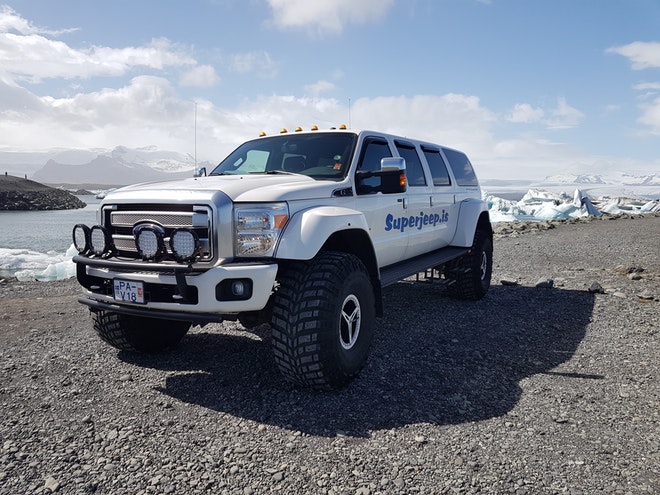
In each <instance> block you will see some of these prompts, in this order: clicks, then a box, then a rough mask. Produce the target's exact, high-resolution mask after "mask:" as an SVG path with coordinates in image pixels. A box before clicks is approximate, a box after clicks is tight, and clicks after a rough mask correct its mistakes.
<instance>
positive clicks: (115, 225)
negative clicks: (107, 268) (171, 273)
mask: <svg viewBox="0 0 660 495" xmlns="http://www.w3.org/2000/svg"><path fill="white" fill-rule="evenodd" d="M135 206H136V208H135V209H131V207H130V205H129V206H123V205H122V209H121V210H116V209H112V208H109V209H108V210H107V211H108V213H109V215H108V216H107V217H106V219H108V220H109V225H108V226H107V227H109V228H110V231H111V233H112V239H113V242H114V244H115V247H116V248H117V251H118V252H119V255H120V256H122V257H129V258H135V259H137V247H136V246H135V238H134V237H133V235H132V234H131V232H132V229H133V227H134V226H135V225H136V224H140V223H154V224H158V225H160V226H162V227H163V228H164V229H165V231H166V232H167V234H166V235H165V241H166V244H167V245H168V246H167V251H168V254H171V252H170V249H169V235H170V234H171V232H172V231H173V230H174V229H177V228H192V229H195V231H196V232H197V234H198V236H199V241H200V245H201V249H202V257H201V258H200V259H199V261H210V260H211V259H212V258H213V255H214V253H213V247H214V246H213V239H212V235H213V227H212V218H213V217H212V210H211V208H210V207H208V206H200V205H194V206H191V205H182V206H181V211H172V210H173V207H172V205H163V206H162V211H159V209H158V208H159V205H149V206H148V209H145V208H144V206H143V205H135Z"/></svg>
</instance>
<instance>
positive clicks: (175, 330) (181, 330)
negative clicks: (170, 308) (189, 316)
mask: <svg viewBox="0 0 660 495" xmlns="http://www.w3.org/2000/svg"><path fill="white" fill-rule="evenodd" d="M189 329H190V323H188V322H183V321H174V320H163V319H157V318H143V317H138V316H130V315H124V314H120V313H113V312H112V311H99V312H97V313H94V330H95V331H96V333H97V334H98V335H99V337H101V339H102V340H103V341H104V342H106V343H108V344H110V345H111V346H112V347H114V348H116V349H120V350H122V351H131V352H158V351H162V350H164V349H167V348H168V347H173V346H175V345H176V344H178V343H179V341H180V340H181V339H182V338H183V337H184V335H186V333H187V332H188V330H189Z"/></svg>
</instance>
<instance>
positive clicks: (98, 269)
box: [73, 256, 278, 323]
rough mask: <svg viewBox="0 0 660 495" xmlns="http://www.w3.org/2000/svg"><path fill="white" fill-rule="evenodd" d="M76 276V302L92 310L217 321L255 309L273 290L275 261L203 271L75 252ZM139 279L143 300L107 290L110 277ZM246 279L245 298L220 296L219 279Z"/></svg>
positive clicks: (112, 278)
mask: <svg viewBox="0 0 660 495" xmlns="http://www.w3.org/2000/svg"><path fill="white" fill-rule="evenodd" d="M73 261H74V262H75V263H76V264H77V277H78V281H79V282H80V284H81V285H82V286H83V287H84V288H85V291H84V293H83V295H82V296H81V297H80V298H79V299H78V301H79V302H81V303H82V304H85V305H87V306H89V307H90V309H92V310H104V311H112V312H116V313H124V314H129V315H134V316H145V317H151V318H163V319H172V320H184V321H191V322H197V323H207V322H218V321H222V320H224V319H226V318H227V317H228V316H232V315H236V314H238V313H242V312H248V311H259V310H261V309H263V308H264V307H265V306H266V305H267V304H268V300H269V299H270V296H271V295H272V293H273V288H274V285H275V278H276V276H277V268H278V265H277V263H270V262H249V263H232V264H227V265H222V266H216V267H213V268H209V269H203V270H202V269H199V268H197V269H193V268H192V267H187V266H185V265H158V264H151V263H149V264H147V263H137V264H136V263H128V262H113V261H109V260H102V259H94V258H86V257H84V256H76V257H74V259H73ZM114 279H122V280H129V281H135V282H142V283H143V284H144V288H145V303H144V304H136V303H129V302H125V301H118V300H116V299H115V298H114V295H113V292H112V286H113V280H114ZM236 279H241V280H249V281H251V282H252V290H251V294H250V295H249V297H247V298H245V299H240V300H238V299H236V300H221V299H222V296H221V295H219V294H221V293H222V291H219V290H218V287H219V286H220V284H221V283H222V282H223V281H228V280H236Z"/></svg>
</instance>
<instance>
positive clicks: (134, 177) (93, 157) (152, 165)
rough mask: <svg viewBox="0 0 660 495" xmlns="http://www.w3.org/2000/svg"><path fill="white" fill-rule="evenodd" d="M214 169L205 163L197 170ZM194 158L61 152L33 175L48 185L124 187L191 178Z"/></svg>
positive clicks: (152, 151) (143, 152)
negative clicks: (201, 168)
mask: <svg viewBox="0 0 660 495" xmlns="http://www.w3.org/2000/svg"><path fill="white" fill-rule="evenodd" d="M203 166H205V167H207V169H209V168H211V165H210V164H209V163H206V162H202V163H199V164H198V165H197V167H203ZM194 169H195V163H194V158H193V157H191V156H190V155H185V154H182V153H177V152H173V151H165V150H159V149H157V148H155V147H147V148H137V149H131V148H127V147H125V146H117V147H116V148H114V149H112V150H110V151H107V150H60V151H59V152H58V153H57V154H54V156H53V157H52V158H50V159H48V161H47V162H46V163H45V165H43V166H42V167H41V168H39V169H37V170H36V171H34V172H33V173H32V174H31V177H32V178H34V179H35V180H37V181H39V182H44V183H47V184H101V185H109V186H121V185H128V184H135V183H138V182H151V181H159V180H168V179H180V178H185V177H191V176H192V175H193V173H194Z"/></svg>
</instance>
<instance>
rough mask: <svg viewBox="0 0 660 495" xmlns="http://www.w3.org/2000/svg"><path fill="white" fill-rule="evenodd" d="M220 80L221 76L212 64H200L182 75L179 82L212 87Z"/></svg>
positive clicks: (188, 85) (184, 84)
mask: <svg viewBox="0 0 660 495" xmlns="http://www.w3.org/2000/svg"><path fill="white" fill-rule="evenodd" d="M219 82H220V77H219V76H218V74H217V73H216V72H215V69H214V68H213V67H212V66H210V65H199V66H197V67H193V68H192V69H191V70H189V71H188V72H186V73H185V74H183V75H182V76H181V80H180V81H179V84H181V86H186V87H197V88H210V87H212V86H215V85H216V84H218V83H219Z"/></svg>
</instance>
